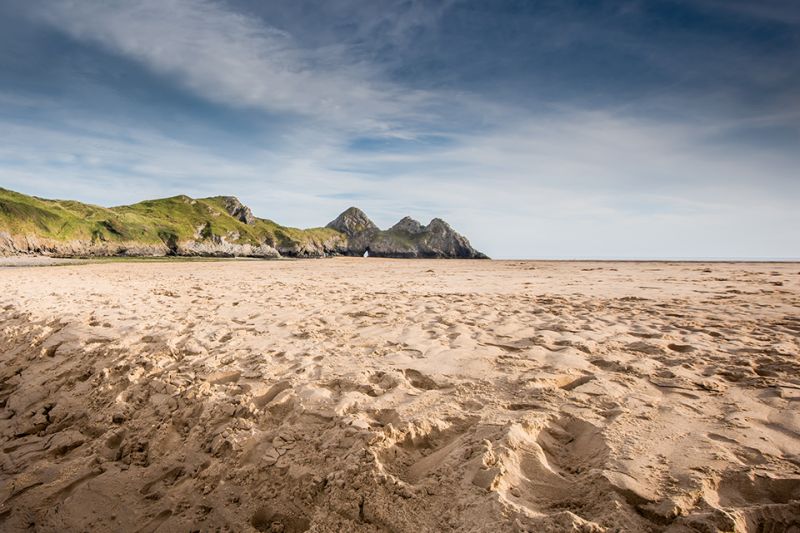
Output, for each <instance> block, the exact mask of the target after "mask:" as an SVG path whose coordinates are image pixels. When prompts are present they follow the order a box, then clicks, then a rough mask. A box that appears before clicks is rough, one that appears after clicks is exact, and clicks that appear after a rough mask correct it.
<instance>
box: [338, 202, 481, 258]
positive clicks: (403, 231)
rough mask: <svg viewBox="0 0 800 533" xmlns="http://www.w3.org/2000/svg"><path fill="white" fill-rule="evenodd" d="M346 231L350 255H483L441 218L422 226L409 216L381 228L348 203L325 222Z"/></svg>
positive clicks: (461, 256) (454, 256) (443, 256)
mask: <svg viewBox="0 0 800 533" xmlns="http://www.w3.org/2000/svg"><path fill="white" fill-rule="evenodd" d="M326 227H328V228H330V229H336V230H337V231H341V232H343V233H345V234H346V235H347V251H346V253H347V254H349V255H363V254H364V252H365V251H369V255H371V256H376V257H409V258H411V257H426V258H461V259H486V258H487V257H486V255H484V254H482V253H481V252H479V251H477V250H475V249H474V248H473V247H472V246H471V245H470V243H469V241H468V240H467V239H466V237H464V236H463V235H461V234H459V233H458V232H456V231H455V230H454V229H453V228H452V227H450V225H449V224H448V223H447V222H445V221H444V220H442V219H440V218H434V219H433V220H431V222H430V224H428V225H427V226H423V225H422V224H420V223H419V222H418V221H416V220H414V219H413V218H411V217H404V218H403V219H401V220H400V221H399V222H398V223H397V224H395V225H394V226H392V227H391V228H389V229H388V230H385V231H382V230H380V229H379V228H378V226H376V225H375V223H373V222H372V221H371V220H370V219H369V217H367V215H366V214H365V213H364V212H363V211H361V210H360V209H358V208H357V207H351V208H349V209H347V210H346V211H345V212H343V213H342V214H341V215H339V216H338V217H337V218H336V219H334V220H332V221H331V222H330V223H328V225H327V226H326Z"/></svg>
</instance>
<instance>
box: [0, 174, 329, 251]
mask: <svg viewBox="0 0 800 533" xmlns="http://www.w3.org/2000/svg"><path fill="white" fill-rule="evenodd" d="M0 231H5V232H7V233H9V234H12V235H35V236H37V237H41V238H47V239H52V240H56V241H70V240H81V241H91V242H97V241H103V242H136V243H142V244H157V243H167V244H168V245H170V244H171V243H175V242H182V241H189V240H207V239H215V238H222V237H224V238H225V239H226V240H227V241H228V242H231V243H236V244H251V245H254V246H258V245H260V244H263V243H266V244H269V245H271V246H274V247H276V248H292V247H303V246H308V245H319V244H321V243H323V242H326V241H328V242H333V241H336V240H337V239H341V238H342V235H341V233H339V232H337V231H336V230H333V229H329V228H313V229H305V230H304V229H297V228H289V227H285V226H281V225H279V224H276V223H275V222H273V221H271V220H266V219H259V218H257V219H255V222H254V223H253V224H252V225H250V224H245V223H244V222H242V221H240V220H238V219H236V218H234V217H232V216H231V215H229V214H228V212H227V210H226V208H225V199H224V197H213V198H202V199H192V198H189V197H188V196H184V195H180V196H173V197H171V198H163V199H158V200H146V201H144V202H139V203H136V204H133V205H126V206H120V207H111V208H106V207H100V206H96V205H90V204H84V203H81V202H75V201H71V200H45V199H42V198H37V197H34V196H28V195H24V194H20V193H17V192H13V191H9V190H7V189H2V188H0Z"/></svg>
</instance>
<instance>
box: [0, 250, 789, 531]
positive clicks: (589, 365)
mask: <svg viewBox="0 0 800 533" xmlns="http://www.w3.org/2000/svg"><path fill="white" fill-rule="evenodd" d="M0 312H1V313H2V321H1V322H0V352H2V356H0V358H1V361H2V366H0V372H2V374H0V384H1V385H0V445H1V446H2V447H1V448H0V530H3V531H17V530H26V529H28V528H33V529H34V530H40V531H88V530H93V531H155V530H158V531H191V530H200V531H248V530H254V529H255V530H260V531H285V532H291V531H304V530H311V531H446V530H453V531H670V532H676V531H703V532H706V531H764V532H781V531H799V530H800V410H799V409H798V407H800V356H798V353H799V352H800V343H799V342H798V335H800V265H798V264H697V263H673V264H668V263H555V262H553V263H549V262H510V261H505V262H501V261H492V262H488V261H485V262H484V261H475V262H465V261H393V260H380V259H332V260H306V261H272V262H269V261H268V262H215V263H110V264H90V265H78V266H76V265H69V266H58V267H52V268H24V267H21V268H8V269H0Z"/></svg>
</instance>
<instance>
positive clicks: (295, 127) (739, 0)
mask: <svg viewBox="0 0 800 533" xmlns="http://www.w3.org/2000/svg"><path fill="white" fill-rule="evenodd" d="M0 132H2V139H3V141H2V143H0V185H2V186H4V187H7V188H11V189H14V190H18V191H21V192H25V193H29V194H35V195H38V196H43V197H57V198H71V199H78V200H82V201H88V202H93V203H97V204H101V205H118V204H124V203H131V202H135V201H139V200H142V199H146V198H154V197H162V196H170V195H174V194H188V195H190V196H195V197H202V196H209V195H216V194H233V195H236V196H238V197H239V198H240V199H242V201H244V202H245V203H246V204H248V205H250V206H251V207H252V208H253V210H254V212H255V213H256V214H257V215H258V216H262V217H266V218H272V219H274V220H277V221H279V222H281V223H284V224H289V225H295V226H301V227H303V226H317V225H323V224H325V223H326V222H327V221H329V220H330V219H332V218H334V217H335V216H336V215H337V214H338V213H339V212H341V211H342V210H344V209H345V208H346V207H348V206H349V205H358V206H359V207H361V208H362V209H364V210H365V211H366V212H367V213H368V214H369V215H370V216H371V217H372V218H373V219H374V220H375V221H376V223H378V224H379V225H381V226H384V227H386V226H389V225H391V224H393V223H394V222H396V221H397V220H398V219H400V218H401V217H402V216H404V215H407V214H408V215H411V216H414V217H415V218H418V219H420V220H421V221H423V223H425V222H427V221H428V220H430V218H432V217H434V216H441V217H443V218H445V219H447V220H448V221H449V222H450V223H451V224H452V225H453V226H454V227H455V228H456V229H458V230H460V231H461V232H463V233H464V234H466V235H467V236H468V237H469V238H470V239H471V241H472V243H473V245H475V246H476V247H477V248H479V249H481V250H483V251H485V252H487V253H488V254H489V255H491V256H493V257H515V258H675V257H680V258H692V257H720V258H724V257H737V258H739V257H742V258H743V257H751V258H767V257H781V258H797V257H800V231H798V228H800V209H798V202H799V201H800V3H798V2H796V1H794V0H763V1H760V2H751V1H744V0H671V1H661V0H648V1H645V0H641V1H637V0H631V1H624V0H618V1H607V2H606V1H600V0H583V1H571V0H551V1H536V0H528V1H522V0H505V1H504V0H494V1H488V0H486V1H473V0H439V1H421V0H419V1H414V0H408V1H406V0H404V1H384V0H337V1H335V2H328V1H325V2H322V1H317V2H310V1H305V0H293V1H284V0H271V1H269V2H259V1H245V0H228V1H224V0H126V1H108V0H102V1H101V0H51V1H42V0H4V1H3V2H2V3H0Z"/></svg>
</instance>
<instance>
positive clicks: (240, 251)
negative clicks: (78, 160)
mask: <svg viewBox="0 0 800 533" xmlns="http://www.w3.org/2000/svg"><path fill="white" fill-rule="evenodd" d="M20 254H30V255H47V256H54V257H113V256H125V257H165V256H168V255H177V256H203V257H259V258H276V257H280V254H279V253H278V251H277V250H276V249H275V248H273V247H272V246H270V245H268V244H261V245H257V246H256V245H252V244H239V243H234V242H228V241H227V240H226V239H225V238H224V237H223V238H215V239H203V240H187V241H174V240H171V239H165V240H164V242H163V243H162V244H142V243H135V242H122V243H118V242H106V241H84V240H70V241H57V240H53V239H45V238H41V237H37V236H36V235H22V236H20V235H13V236H12V235H10V234H8V233H6V232H0V256H3V255H7V256H8V255H20Z"/></svg>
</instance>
